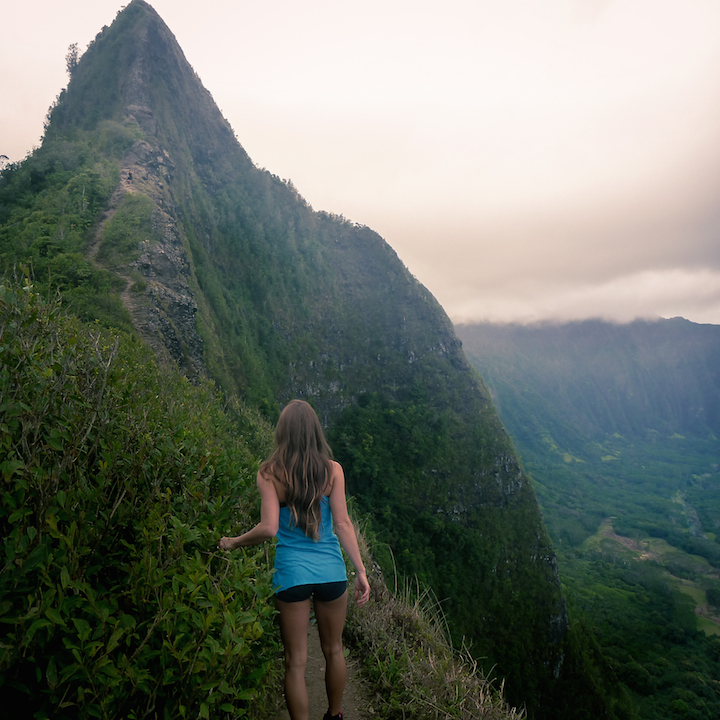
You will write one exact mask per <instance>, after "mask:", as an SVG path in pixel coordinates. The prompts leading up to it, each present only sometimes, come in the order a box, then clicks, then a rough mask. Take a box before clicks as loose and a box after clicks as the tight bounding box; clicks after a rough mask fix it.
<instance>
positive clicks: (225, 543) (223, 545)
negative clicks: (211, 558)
mask: <svg viewBox="0 0 720 720" xmlns="http://www.w3.org/2000/svg"><path fill="white" fill-rule="evenodd" d="M234 540H235V538H231V537H222V538H220V542H219V543H218V550H232V549H233V548H234V547H235V543H234Z"/></svg>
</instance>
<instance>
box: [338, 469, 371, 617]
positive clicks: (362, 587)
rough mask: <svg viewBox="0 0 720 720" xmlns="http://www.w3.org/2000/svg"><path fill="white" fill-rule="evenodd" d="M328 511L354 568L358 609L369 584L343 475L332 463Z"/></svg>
mask: <svg viewBox="0 0 720 720" xmlns="http://www.w3.org/2000/svg"><path fill="white" fill-rule="evenodd" d="M330 511H331V512H332V518H333V525H334V526H335V534H336V535H337V536H338V540H339V541H340V545H342V547H343V550H345V552H346V553H347V555H348V557H349V558H350V562H351V563H352V564H353V566H354V568H355V600H356V602H357V604H358V607H361V606H362V605H364V604H365V603H366V602H367V601H368V598H369V597H370V584H369V583H368V579H367V573H366V572H365V566H364V565H363V561H362V557H361V555H360V548H359V547H358V541H357V536H356V535H355V527H354V526H353V524H352V521H351V520H350V516H349V515H348V511H347V500H346V498H345V473H343V469H342V467H341V466H340V464H339V463H336V462H333V483H332V490H331V491H330Z"/></svg>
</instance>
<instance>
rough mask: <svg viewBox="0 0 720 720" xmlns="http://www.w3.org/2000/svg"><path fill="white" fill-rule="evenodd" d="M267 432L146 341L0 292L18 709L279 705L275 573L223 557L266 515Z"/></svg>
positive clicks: (254, 558)
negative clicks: (221, 546)
mask: <svg viewBox="0 0 720 720" xmlns="http://www.w3.org/2000/svg"><path fill="white" fill-rule="evenodd" d="M244 438H246V439H244ZM268 440H269V433H268V431H267V427H266V426H265V425H264V424H263V422H262V421H261V420H259V419H258V418H256V417H255V416H254V415H253V413H252V412H251V411H249V410H247V409H246V408H243V407H241V406H239V405H238V404H237V403H236V404H235V405H234V406H232V407H226V408H223V406H222V403H221V401H220V398H219V396H218V395H217V393H216V391H215V390H214V388H213V386H212V385H211V384H209V383H206V384H200V385H199V386H194V385H192V384H190V383H189V382H187V381H186V380H185V379H183V378H182V377H181V376H180V374H179V373H177V372H175V371H174V370H172V369H167V368H163V369H162V370H161V369H160V368H158V366H157V364H156V362H155V360H154V358H153V357H152V355H151V354H150V352H149V350H148V349H147V348H146V347H145V346H143V345H142V344H141V343H139V342H138V341H137V340H136V339H134V338H132V337H129V336H128V337H124V336H122V337H119V338H118V337H113V336H111V335H109V334H108V333H105V332H103V331H101V330H100V329H98V328H97V326H96V327H95V328H93V326H87V325H84V324H82V323H81V322H79V321H77V320H74V319H70V318H66V317H64V316H63V314H62V312H61V310H60V308H59V306H58V304H57V303H56V302H54V301H50V302H46V301H44V300H43V299H42V298H41V297H40V296H39V295H38V294H37V293H35V292H34V290H33V287H32V286H31V285H30V283H29V282H28V281H26V282H25V285H24V286H23V287H21V286H20V285H18V284H16V283H6V284H5V285H0V483H1V486H0V492H1V495H2V502H1V503H0V533H1V534H2V538H3V554H2V557H1V558H0V562H1V563H2V566H1V572H0V692H1V693H2V695H3V697H4V698H6V699H7V702H10V703H12V702H14V703H16V704H22V707H23V708H24V710H23V712H21V713H20V714H18V717H35V718H43V717H53V718H63V717H68V718H85V717H98V718H121V717H122V718H145V717H161V718H162V717H166V718H170V717H172V718H182V717H190V716H192V717H210V715H211V714H212V716H213V717H238V716H240V715H245V714H247V715H249V716H251V717H252V716H254V715H259V714H262V713H263V711H264V708H263V707H262V703H263V702H264V698H265V696H267V695H268V694H269V693H267V692H266V688H267V687H268V686H269V685H272V686H273V687H275V686H276V682H277V678H276V675H275V674H276V664H275V663H274V660H275V658H276V657H277V653H278V648H277V642H276V640H275V639H274V638H275V633H274V632H272V625H273V616H274V610H273V609H272V607H271V605H270V604H269V603H268V598H269V597H270V596H271V594H272V580H271V575H270V573H269V572H268V569H267V568H268V564H267V562H266V557H265V552H263V551H260V552H254V553H251V552H247V553H245V554H244V555H242V556H234V557H233V558H229V557H226V556H225V555H224V554H219V553H217V552H216V551H215V547H216V543H217V539H218V536H219V534H220V533H219V532H216V530H215V527H217V528H218V531H220V530H222V532H223V534H224V532H226V531H227V529H228V528H229V527H232V525H233V522H236V521H238V520H243V522H246V523H249V522H250V519H249V518H248V516H249V515H254V514H255V513H257V501H256V499H255V494H254V493H253V492H252V490H253V482H252V480H253V478H254V472H255V469H256V466H257V461H256V458H257V457H258V456H259V455H260V454H262V453H264V452H265V450H266V447H267V443H268ZM249 443H250V444H249ZM253 698H256V699H257V702H256V703H253V702H251V701H252V700H253Z"/></svg>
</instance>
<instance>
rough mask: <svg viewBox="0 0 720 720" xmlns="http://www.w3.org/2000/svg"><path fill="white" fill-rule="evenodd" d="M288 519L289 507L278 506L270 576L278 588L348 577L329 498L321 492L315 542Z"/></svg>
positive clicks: (285, 588)
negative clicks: (273, 575)
mask: <svg viewBox="0 0 720 720" xmlns="http://www.w3.org/2000/svg"><path fill="white" fill-rule="evenodd" d="M291 518H292V515H291V513H290V508H288V507H287V506H285V505H283V506H281V507H280V523H279V525H278V532H277V538H278V543H277V545H276V547H275V577H274V579H273V580H274V584H275V586H276V588H277V590H287V589H288V588H291V587H295V586H296V585H311V584H315V583H326V582H338V581H340V580H347V571H346V569H345V561H344V560H343V556H342V552H341V551H340V543H339V542H338V539H337V535H335V531H334V530H333V523H332V513H331V512H330V499H329V498H327V497H325V496H324V495H323V498H322V500H321V501H320V518H321V519H320V526H319V527H318V533H319V534H320V539H319V540H317V541H315V540H313V539H312V538H309V537H308V536H307V535H305V533H304V532H303V531H302V530H301V529H300V528H299V527H298V526H297V525H295V526H294V527H291V526H290V521H291ZM277 586H279V587H277Z"/></svg>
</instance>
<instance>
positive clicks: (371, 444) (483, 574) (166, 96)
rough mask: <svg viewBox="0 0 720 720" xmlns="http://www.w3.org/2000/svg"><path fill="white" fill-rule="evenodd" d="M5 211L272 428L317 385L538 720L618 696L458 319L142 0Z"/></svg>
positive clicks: (74, 83) (21, 242)
mask: <svg viewBox="0 0 720 720" xmlns="http://www.w3.org/2000/svg"><path fill="white" fill-rule="evenodd" d="M103 213H105V219H104V222H103ZM30 217H32V218H34V220H32V222H30V220H29V218H30ZM0 220H2V225H1V226H0V232H1V233H2V234H0V261H1V262H2V266H3V267H4V268H5V269H6V270H7V269H8V268H11V267H12V266H13V264H14V263H17V262H22V263H31V264H32V265H33V266H34V267H35V269H36V272H37V273H38V275H37V276H38V277H42V276H43V275H44V274H45V273H47V274H49V275H50V276H51V277H52V282H54V283H55V284H57V285H60V286H61V289H62V292H63V296H64V297H65V298H67V299H68V300H69V301H70V302H71V303H73V307H74V308H75V310H76V312H77V313H78V314H79V316H80V317H82V318H83V319H85V320H88V321H92V322H99V323H102V324H105V325H106V326H108V327H123V328H125V329H129V328H131V327H133V328H135V332H137V333H138V334H139V335H140V336H141V337H146V338H149V341H150V343H151V345H153V347H155V348H156V349H158V351H159V354H160V356H161V357H162V356H164V357H166V358H168V357H169V358H170V359H171V360H172V361H173V362H177V364H178V365H179V366H180V367H181V368H182V369H183V370H184V372H185V373H186V375H187V376H188V377H190V378H195V377H198V376H200V375H203V374H207V375H208V376H209V377H211V378H213V379H214V380H215V381H216V382H217V384H218V385H219V387H221V388H222V389H223V391H224V392H225V393H226V394H227V395H228V396H229V397H232V396H235V395H237V396H240V397H242V398H243V399H244V401H246V402H247V403H248V404H249V405H251V406H253V407H256V408H258V409H260V410H261V411H262V412H263V413H264V414H265V416H266V417H268V418H269V419H270V420H272V419H274V418H275V417H276V416H277V412H278V408H279V407H280V406H281V405H282V404H283V403H284V402H286V401H287V400H288V399H289V398H291V397H295V396H301V397H305V398H307V399H309V400H310V401H311V402H312V403H313V404H314V405H315V407H316V408H317V409H318V412H319V414H320V416H321V418H322V420H323V423H324V424H325V425H326V426H327V427H328V431H329V435H330V436H331V438H332V439H333V446H334V448H336V454H337V455H338V458H339V459H341V461H342V462H343V465H344V466H345V468H346V475H347V477H348V485H349V487H350V488H351V492H353V493H354V492H355V490H354V488H357V490H358V498H359V500H360V501H361V503H364V505H363V512H364V513H365V514H366V516H367V517H368V518H369V520H370V522H371V524H372V527H373V530H374V532H375V533H376V534H377V537H378V538H379V540H380V542H381V543H386V544H387V545H388V546H389V547H390V548H391V550H392V552H393V553H394V556H395V558H396V560H397V567H398V570H399V571H400V573H401V574H405V575H413V574H416V575H418V576H420V577H423V578H425V579H426V580H427V582H428V584H430V585H431V586H432V587H434V588H435V589H436V591H437V592H438V595H439V596H440V597H443V598H445V597H448V600H447V602H446V611H447V614H448V619H449V622H450V624H451V627H452V629H453V633H454V635H455V637H456V639H457V640H459V639H460V638H461V637H462V636H463V635H467V636H468V637H469V639H470V640H471V641H472V642H473V643H474V646H475V649H476V652H477V654H478V656H480V659H481V662H482V663H484V664H485V665H487V666H488V668H490V667H492V666H496V667H497V672H498V673H500V674H501V675H502V676H503V677H504V678H506V687H507V688H508V697H509V699H510V700H511V701H512V702H513V703H516V704H525V705H527V707H528V708H529V709H530V711H531V712H532V714H533V715H534V716H535V717H538V718H540V717H556V716H557V714H556V713H557V708H558V707H561V706H562V705H563V704H566V705H567V712H568V713H569V712H570V711H571V709H572V711H573V712H574V713H575V714H574V717H577V711H578V707H579V706H581V705H583V706H587V708H588V713H589V715H593V713H594V712H595V710H596V709H597V708H598V707H605V706H606V705H605V701H604V699H603V697H602V693H601V692H599V691H598V688H597V686H596V685H594V684H593V681H592V680H591V679H590V677H589V674H588V672H587V669H586V668H584V666H583V662H584V660H583V657H582V653H580V652H578V650H577V647H576V646H575V645H573V643H577V641H578V639H577V637H576V636H571V633H570V631H569V628H568V622H567V615H566V609H565V603H564V600H563V596H562V592H561V588H560V582H559V578H558V575H557V566H556V563H555V556H554V552H553V550H552V546H551V544H550V542H549V539H548V537H547V533H546V532H545V529H544V527H543V524H542V520H541V517H540V513H539V509H538V506H537V501H536V499H535V495H534V492H533V490H532V488H531V486H530V484H529V483H528V482H527V481H526V480H527V479H526V476H525V475H524V471H523V469H522V466H521V464H520V461H519V459H518V457H517V454H516V452H515V450H514V448H513V446H512V442H511V441H510V438H509V436H508V435H507V433H506V432H505V430H504V428H503V427H502V424H501V423H500V421H499V419H498V417H497V413H496V411H495V408H494V407H493V405H492V402H491V399H490V395H489V392H488V390H487V387H486V385H485V383H484V381H483V380H482V378H481V377H480V375H478V374H477V373H476V372H475V371H474V370H473V369H472V368H471V367H470V365H469V363H468V361H467V358H466V357H465V355H464V353H463V351H462V346H461V343H460V341H459V340H458V338H457V336H456V335H455V332H454V330H453V327H452V324H451V322H450V320H449V319H448V317H447V315H446V314H445V313H444V311H443V310H442V308H441V307H440V305H439V304H438V303H437V301H436V300H435V298H434V297H433V296H432V295H431V294H430V293H429V292H428V291H427V289H426V288H424V287H423V286H422V285H420V283H418V282H417V281H416V280H415V279H414V278H413V277H412V275H411V274H410V273H409V272H408V270H407V268H406V267H405V266H404V265H403V264H402V262H401V261H400V259H399V258H398V257H397V254H396V253H395V251H394V250H392V248H390V247H389V246H388V245H387V243H385V242H384V241H383V240H382V238H381V237H380V236H379V235H378V234H377V233H375V232H373V231H372V230H371V229H370V228H367V227H365V226H361V225H357V224H354V223H350V222H348V221H346V220H345V219H344V218H342V217H338V216H333V215H330V214H327V213H322V212H315V211H313V210H312V208H310V207H309V205H308V204H307V203H306V202H305V201H304V200H303V199H302V197H301V196H300V195H299V194H298V193H297V191H296V190H295V189H294V188H293V187H292V185H291V184H289V183H286V182H284V181H282V180H280V179H279V178H277V177H275V176H273V175H272V174H270V173H269V172H267V171H264V170H260V169H258V168H256V167H255V166H254V165H253V163H252V162H251V161H250V159H249V158H248V156H247V154H246V153H245V151H244V150H243V149H242V147H241V146H240V144H239V143H238V141H237V139H236V138H235V136H234V133H233V132H232V129H231V128H230V126H229V125H228V124H227V121H225V119H224V118H222V115H221V114H220V112H219V110H218V109H217V107H216V106H215V104H214V102H212V97H211V96H210V94H209V93H208V92H207V91H206V90H205V89H204V88H203V87H202V84H201V83H200V81H199V79H198V78H197V76H196V74H195V73H194V71H193V70H192V68H191V67H190V65H189V64H188V63H187V61H186V60H185V58H184V55H183V54H182V51H181V50H180V49H179V47H178V46H177V43H176V41H175V39H174V37H173V36H172V33H171V32H170V31H169V30H168V29H167V27H166V26H165V25H164V23H163V22H162V20H161V19H160V17H159V16H158V15H157V13H155V11H154V10H153V9H152V8H151V7H150V6H149V5H148V4H147V3H146V2H144V1H143V0H133V2H131V3H130V4H129V5H128V6H127V7H126V8H125V9H124V10H123V11H122V12H120V13H119V14H118V16H117V18H116V20H115V22H114V23H113V25H112V26H111V27H110V28H106V29H104V30H103V31H102V32H101V33H100V34H99V35H98V37H97V38H96V40H95V41H94V42H93V43H92V44H91V46H90V47H89V48H88V51H87V52H86V53H85V54H84V55H83V56H82V57H81V58H80V60H79V63H78V65H77V67H76V69H75V70H74V72H73V74H72V76H71V80H70V83H69V85H68V88H67V90H66V91H65V92H64V93H61V96H60V98H59V101H58V103H57V105H56V107H55V108H53V110H52V112H51V114H50V122H49V125H48V128H47V132H46V137H45V139H44V142H43V146H42V147H41V148H40V149H39V150H38V151H37V152H36V153H34V154H33V156H32V157H30V158H29V159H28V160H27V161H26V163H24V164H22V165H20V166H13V167H11V168H9V169H8V170H7V171H6V172H4V173H3V183H2V185H1V186H0ZM390 479H392V482H390ZM398 518H400V519H401V520H402V522H398ZM459 547H462V548H463V549H464V552H462V553H458V552H457V550H458V548H459ZM386 570H392V568H391V567H388V568H386ZM445 590H448V591H449V590H452V596H449V595H448V594H447V593H446V592H444V591H445ZM566 668H569V670H567V677H568V678H569V679H568V680H566V679H565V677H566V675H565V674H564V673H566V670H565V669H566ZM561 695H562V696H563V697H564V699H563V700H561V699H560V697H559V696H561Z"/></svg>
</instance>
